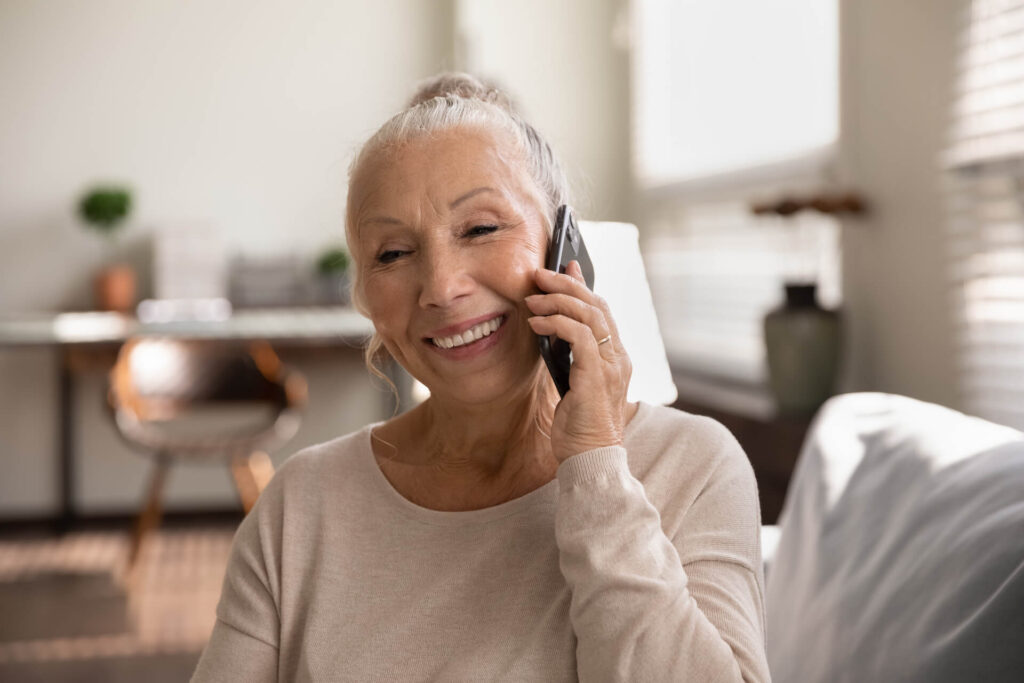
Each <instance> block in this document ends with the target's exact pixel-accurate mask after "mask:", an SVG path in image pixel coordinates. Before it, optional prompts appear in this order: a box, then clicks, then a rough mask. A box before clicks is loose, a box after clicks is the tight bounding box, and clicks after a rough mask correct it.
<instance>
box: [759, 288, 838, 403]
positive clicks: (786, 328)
mask: <svg viewBox="0 0 1024 683" xmlns="http://www.w3.org/2000/svg"><path fill="white" fill-rule="evenodd" d="M841 322H842V321H841V317H840V315H839V313H838V311H831V310H826V309H824V308H822V307H821V306H820V305H819V304H818V299H817V287H816V286H815V285H813V284H787V285H786V300H785V302H784V303H783V304H782V305H781V306H779V307H778V308H776V309H774V310H772V311H771V312H769V313H768V315H767V316H765V319H764V340H765V346H766V351H767V358H768V375H769V380H770V384H771V389H772V393H773V394H774V396H775V401H776V406H777V409H778V414H779V415H780V416H783V417H806V416H810V415H812V414H813V413H814V412H815V411H816V410H817V409H818V408H819V407H820V406H821V404H822V403H824V402H825V400H826V399H827V398H829V397H830V396H832V394H833V392H834V390H835V383H836V377H837V374H838V371H839V355H840V342H841V327H842V325H841Z"/></svg>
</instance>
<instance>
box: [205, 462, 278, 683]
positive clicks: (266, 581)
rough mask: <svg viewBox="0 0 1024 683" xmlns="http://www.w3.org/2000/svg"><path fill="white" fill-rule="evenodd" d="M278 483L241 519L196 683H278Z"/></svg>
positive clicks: (271, 486)
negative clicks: (276, 549)
mask: <svg viewBox="0 0 1024 683" xmlns="http://www.w3.org/2000/svg"><path fill="white" fill-rule="evenodd" d="M276 493H277V490H276V487H275V486H274V482H271V485H270V487H268V488H267V490H266V491H264V492H263V494H262V495H261V496H260V498H259V500H258V501H257V503H256V505H255V506H254V507H253V509H252V510H251V511H250V513H249V514H248V515H247V516H246V518H245V519H244V520H243V521H242V524H241V525H240V526H239V528H238V532H237V533H236V534H235V539H234V542H233V543H232V545H231V555H230V557H229V559H228V566H227V571H226V572H225V575H224V584H223V587H222V589H221V597H220V602H219V603H218V604H217V622H216V624H215V625H214V628H213V633H212V634H211V636H210V640H209V642H208V643H207V645H206V648H205V649H204V650H203V654H202V657H200V659H199V664H198V666H197V667H196V670H195V673H194V674H193V675H192V682H193V683H220V682H222V681H223V682H225V683H226V682H227V681H252V682H254V683H263V682H266V683H270V682H272V681H276V680H277V670H278V637H279V632H280V628H279V623H280V619H279V614H278V608H277V604H278V603H277V600H276V599H275V595H277V591H276V586H277V583H278V582H277V577H278V571H277V567H278V562H277V561H276V559H275V556H276V553H275V552H273V550H272V548H273V547H274V545H275V540H276V539H278V538H279V533H277V532H279V529H275V527H276V526H277V525H276V524H275V520H277V519H280V515H279V514H278V515H275V514H274V512H273V509H274V507H275V502H278V501H277V500H276V499H277V496H276Z"/></svg>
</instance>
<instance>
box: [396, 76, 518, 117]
mask: <svg viewBox="0 0 1024 683" xmlns="http://www.w3.org/2000/svg"><path fill="white" fill-rule="evenodd" d="M435 97H461V98H463V99H467V100H482V101H484V102H490V103H491V104H496V105H498V106H499V107H501V108H502V109H506V110H508V111H510V112H514V111H515V110H516V108H515V105H514V103H513V102H512V98H510V97H509V96H508V95H506V94H505V93H504V92H502V91H501V89H500V88H498V87H497V86H495V85H494V84H492V83H486V82H484V81H482V80H480V79H479V78H477V77H476V76H471V75H470V74H467V73H460V72H456V71H452V72H448V73H443V74H438V75H437V76H431V77H430V78H428V79H426V80H425V81H422V82H420V84H419V86H418V87H417V88H416V93H415V94H414V95H413V96H412V99H411V100H409V108H410V109H412V108H413V107H415V106H416V105H418V104H422V103H424V102H427V101H429V100H432V99H434V98H435Z"/></svg>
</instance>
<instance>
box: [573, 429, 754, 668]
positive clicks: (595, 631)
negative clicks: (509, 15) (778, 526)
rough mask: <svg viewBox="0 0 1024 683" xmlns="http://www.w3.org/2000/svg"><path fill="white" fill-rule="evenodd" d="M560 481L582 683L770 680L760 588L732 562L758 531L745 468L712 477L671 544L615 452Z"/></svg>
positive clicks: (750, 566) (740, 559) (592, 457)
mask: <svg viewBox="0 0 1024 683" xmlns="http://www.w3.org/2000/svg"><path fill="white" fill-rule="evenodd" d="M733 443H734V442H733ZM726 447H728V445H727V446H726ZM735 448H737V449H738V448H739V446H738V444H735ZM740 454H741V455H742V452H741V453H740ZM733 455H735V454H733ZM718 462H728V459H722V458H719V459H718ZM741 462H742V464H744V465H745V464H746V458H745V456H744V457H743V459H742V461H741ZM558 479H559V486H560V494H559V502H558V508H557V517H556V526H555V530H556V538H557V542H558V546H559V553H560V565H561V569H562V573H563V575H564V576H565V579H566V581H567V583H568V584H569V587H570V589H571V591H572V602H571V607H570V618H571V620H572V624H573V630H574V631H575V633H576V637H577V649H576V660H577V667H578V672H579V677H580V680H581V681H639V680H642V681H681V680H694V681H740V680H743V681H767V680H769V674H768V669H767V663H766V658H765V651H764V611H763V610H764V608H763V604H764V601H763V589H762V583H763V580H762V579H761V576H760V573H759V572H758V570H757V565H756V563H754V562H751V561H750V558H749V557H744V556H743V554H742V553H735V552H733V549H734V548H736V547H747V548H749V547H751V545H750V544H751V543H754V544H755V546H753V547H754V552H753V554H758V553H759V551H758V550H757V549H756V543H757V541H751V540H750V539H748V538H747V536H748V535H750V533H751V531H750V529H751V528H752V527H753V528H755V529H756V527H757V526H759V524H760V521H759V511H758V509H757V489H756V484H755V483H754V481H753V476H752V474H751V473H750V471H749V466H748V467H747V469H746V470H743V468H741V467H730V466H728V465H726V466H725V467H722V466H717V467H715V469H714V470H713V472H712V473H711V476H710V477H709V479H708V481H707V482H706V483H705V485H704V487H703V488H702V489H701V491H700V494H699V495H698V496H697V497H696V500H694V501H693V502H692V503H691V504H690V507H689V509H688V510H687V511H686V514H685V515H684V516H683V518H682V528H681V529H680V530H679V532H678V533H676V534H675V535H674V539H672V540H670V539H669V538H668V536H666V534H665V532H664V531H663V529H662V522H661V515H660V514H659V512H658V510H657V509H656V508H655V507H654V505H652V504H651V502H650V501H649V500H648V498H647V495H646V493H645V491H644V487H643V485H642V484H641V482H639V481H638V480H637V479H635V478H634V477H633V476H632V474H631V473H630V471H629V467H628V464H627V459H626V450H625V449H624V448H621V447H609V448H600V449H596V450H593V451H588V452H586V453H580V454H578V455H575V456H573V457H571V458H569V459H568V460H566V461H565V462H564V463H563V464H562V465H561V467H560V468H559V471H558ZM737 499H745V500H744V501H742V504H739V505H737ZM751 501H752V505H751ZM680 504H682V503H680ZM737 513H739V514H740V515H741V516H742V517H752V519H739V520H737V519H734V517H735V516H736V515H737ZM735 537H741V538H735ZM748 554H749V553H748ZM681 558H686V560H685V561H684V560H683V559H681ZM755 559H756V558H755Z"/></svg>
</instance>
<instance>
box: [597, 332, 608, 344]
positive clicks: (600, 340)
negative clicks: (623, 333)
mask: <svg viewBox="0 0 1024 683" xmlns="http://www.w3.org/2000/svg"><path fill="white" fill-rule="evenodd" d="M611 339H612V335H610V334H609V335H608V336H607V337H605V338H604V339H598V340H597V345H598V346H600V345H601V344H604V343H605V342H606V341H611Z"/></svg>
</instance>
